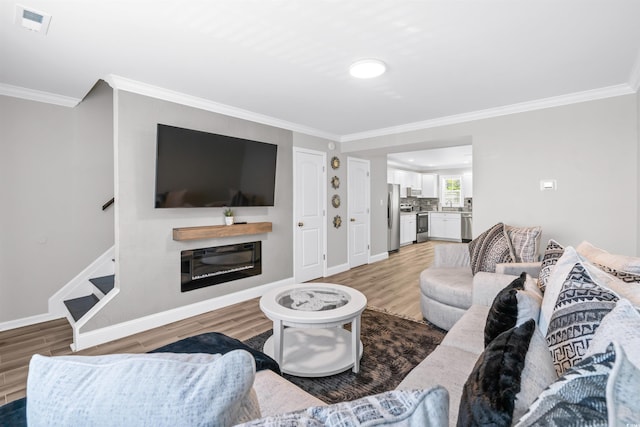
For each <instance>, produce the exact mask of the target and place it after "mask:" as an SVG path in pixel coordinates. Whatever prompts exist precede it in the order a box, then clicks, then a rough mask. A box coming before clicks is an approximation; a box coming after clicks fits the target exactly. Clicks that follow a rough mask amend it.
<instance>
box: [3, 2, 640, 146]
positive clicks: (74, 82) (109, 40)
mask: <svg viewBox="0 0 640 427" xmlns="http://www.w3.org/2000/svg"><path fill="white" fill-rule="evenodd" d="M20 4H22V5H24V6H26V7H27V8H32V9H35V10H36V11H39V12H44V13H46V14H50V15H51V16H52V18H51V24H50V27H49V30H48V33H47V34H46V35H42V34H39V33H35V32H31V31H28V30H26V29H24V28H22V27H21V26H18V25H17V24H15V23H14V15H15V2H14V1H7V0H0V58H1V63H0V94H5V95H11V96H18V97H24V98H28V99H38V100H46V101H48V102H54V103H60V104H63V105H73V104H74V103H77V102H79V101H80V100H81V99H82V98H83V97H84V96H85V95H86V94H87V92H88V91H89V90H90V89H91V88H92V87H93V85H94V84H95V83H96V82H97V81H98V80H99V79H105V80H107V81H109V82H111V84H118V83H119V84H122V82H126V84H127V85H128V86H127V87H128V88H129V89H131V88H137V89H131V90H134V91H135V90H139V91H142V89H141V88H146V89H147V90H151V89H150V88H152V89H153V90H154V91H156V92H157V93H160V92H162V91H165V92H166V93H170V94H174V95H175V94H181V96H183V97H185V99H188V100H190V101H191V102H192V103H194V104H197V105H204V106H205V108H209V109H211V110H212V111H213V110H216V109H217V110H219V111H224V112H225V113H227V114H230V115H237V116H239V117H240V116H242V117H246V118H253V119H255V120H256V121H259V122H264V123H270V124H274V125H277V126H280V127H284V128H289V129H292V130H298V131H302V132H307V133H309V134H312V135H318V136H323V137H328V138H333V139H335V140H338V141H350V140H354V139H358V138H361V137H365V136H373V135H378V134H386V133H392V132H395V131H400V130H403V129H408V128H416V127H421V126H423V127H427V126H430V125H434V124H437V123H449V122H455V121H462V120H465V119H468V118H470V117H476V118H477V117H480V116H482V115H489V116H490V115H492V114H504V113H505V112H509V111H517V110H518V109H520V110H521V109H527V108H540V106H545V105H547V106H548V105H550V104H554V103H558V104H562V103H569V102H576V101H580V100H586V99H597V98H602V97H606V96H614V95H620V94H624V93H633V92H635V91H637V89H638V85H639V84H640V55H639V53H640V23H639V21H638V17H639V16H640V1H637V0H598V1H594V0H475V1H470V0H468V1H460V0H423V1H418V0H411V1H407V0H397V1H391V0H342V1H337V0H323V1H320V0H304V1H302V0H262V1H258V0H215V1H213V0H191V1H181V0H126V1H125V0H119V1H115V0H111V1H106V0H94V1H88V0H20ZM362 58H378V59H381V60H383V61H385V62H386V64H387V66H388V71H387V73H386V74H384V75H383V76H381V77H378V78H376V79H369V80H357V79H354V78H352V77H350V76H349V74H348V68H349V65H350V64H351V63H352V62H353V61H355V60H358V59H362ZM114 82H115V83H114Z"/></svg>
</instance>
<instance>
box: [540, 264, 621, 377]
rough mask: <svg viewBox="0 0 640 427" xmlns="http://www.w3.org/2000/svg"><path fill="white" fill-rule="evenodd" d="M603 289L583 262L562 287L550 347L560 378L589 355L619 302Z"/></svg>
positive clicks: (552, 322)
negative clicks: (608, 315) (590, 344)
mask: <svg viewBox="0 0 640 427" xmlns="http://www.w3.org/2000/svg"><path fill="white" fill-rule="evenodd" d="M618 299H619V298H618V296H617V295H616V294H615V293H614V292H613V291H611V290H609V289H607V288H604V287H602V286H599V285H598V284H597V283H595V281H594V280H593V279H592V278H591V276H590V275H589V273H588V272H587V270H586V269H585V267H584V266H583V265H582V264H581V263H577V264H575V265H574V266H573V268H572V269H571V271H570V272H569V275H568V276H567V278H566V280H565V282H564V283H563V285H562V287H561V288H560V293H559V294H558V299H557V300H556V305H555V307H554V309H553V314H552V315H551V319H550V321H549V328H548V330H547V344H548V345H549V351H551V357H552V359H553V364H554V366H555V368H556V372H557V374H558V376H560V375H562V374H563V373H564V372H565V371H566V370H567V369H569V368H571V367H572V366H574V365H575V364H576V363H577V362H579V361H580V360H582V358H583V357H584V356H585V355H586V352H587V348H588V347H589V342H590V341H591V339H592V338H593V335H594V334H595V331H596V329H597V328H598V326H599V325H600V322H601V321H602V319H603V318H604V317H605V316H606V315H607V314H609V312H610V311H611V310H613V308H614V307H615V305H616V302H617V301H618Z"/></svg>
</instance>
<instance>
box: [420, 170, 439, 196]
mask: <svg viewBox="0 0 640 427" xmlns="http://www.w3.org/2000/svg"><path fill="white" fill-rule="evenodd" d="M422 197H429V198H437V197H438V174H437V173H423V174H422Z"/></svg>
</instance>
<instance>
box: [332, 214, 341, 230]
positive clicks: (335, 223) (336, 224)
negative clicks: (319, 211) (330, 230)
mask: <svg viewBox="0 0 640 427" xmlns="http://www.w3.org/2000/svg"><path fill="white" fill-rule="evenodd" d="M341 225H342V218H340V215H336V216H334V217H333V226H334V227H335V228H340V226H341Z"/></svg>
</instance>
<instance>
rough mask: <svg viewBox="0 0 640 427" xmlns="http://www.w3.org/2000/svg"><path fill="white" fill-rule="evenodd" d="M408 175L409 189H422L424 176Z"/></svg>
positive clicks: (408, 173) (417, 173)
mask: <svg viewBox="0 0 640 427" xmlns="http://www.w3.org/2000/svg"><path fill="white" fill-rule="evenodd" d="M407 175H408V185H407V187H411V189H413V190H420V189H422V174H421V173H419V172H407Z"/></svg>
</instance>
